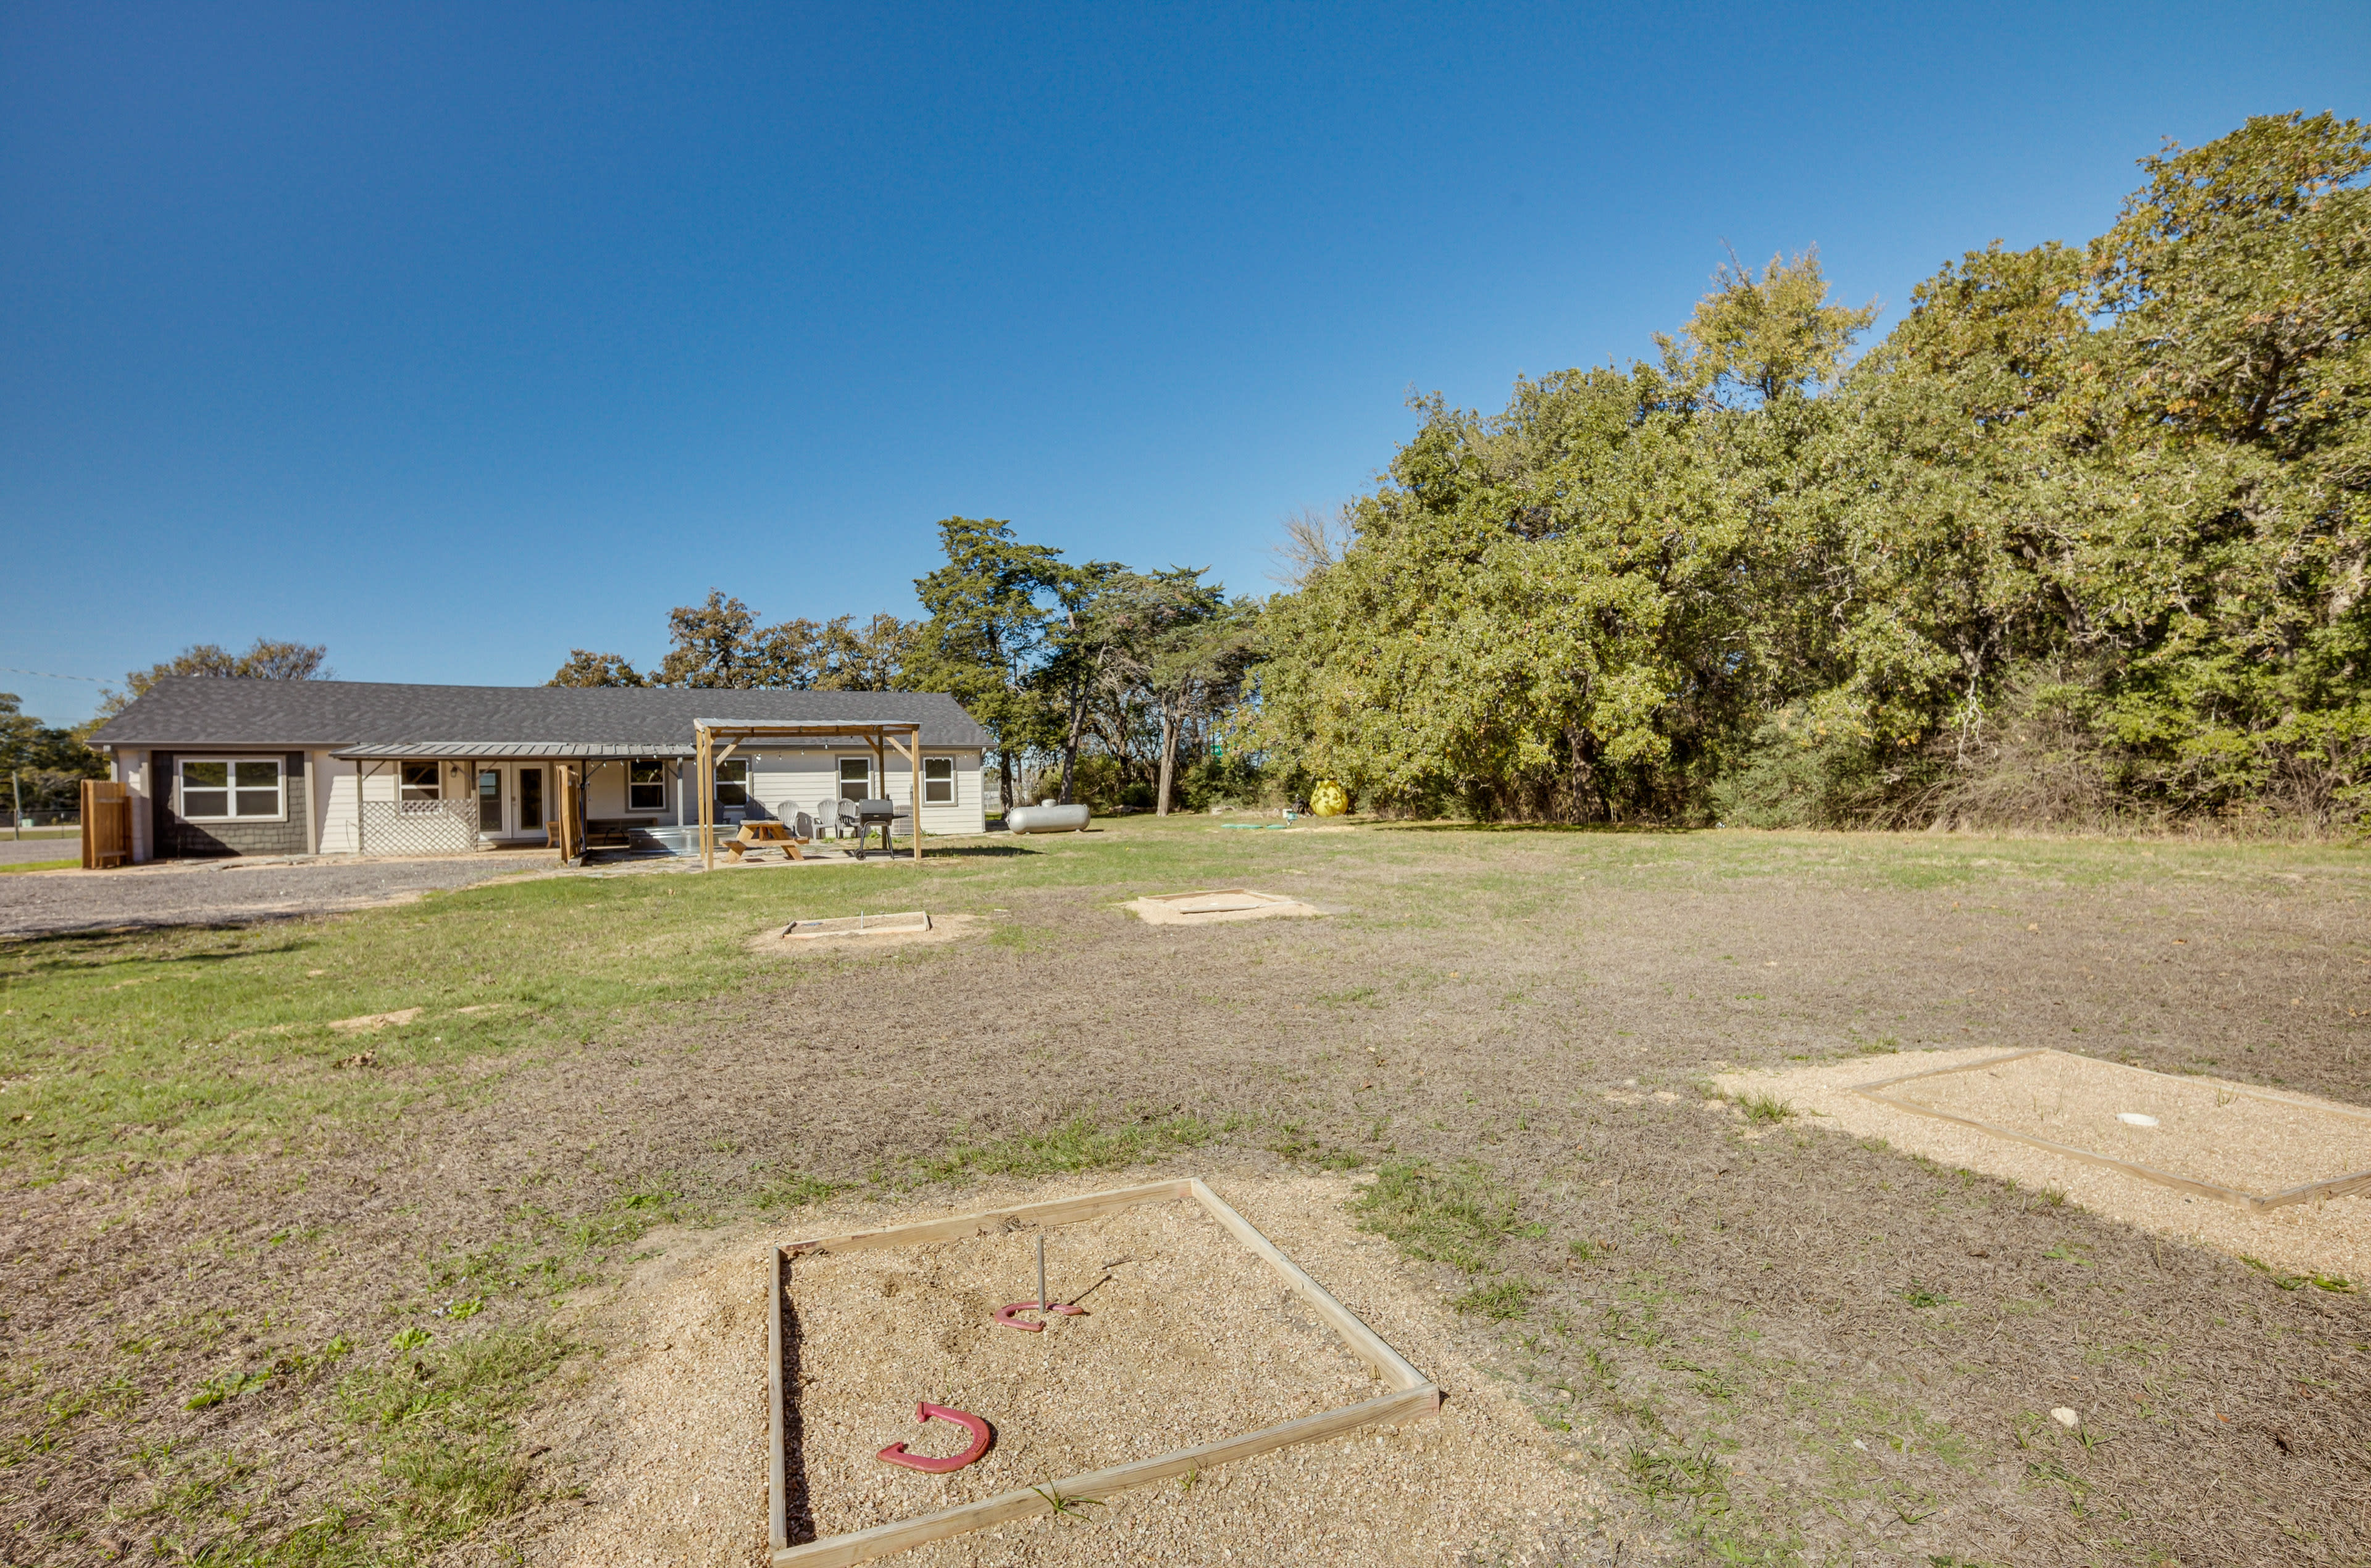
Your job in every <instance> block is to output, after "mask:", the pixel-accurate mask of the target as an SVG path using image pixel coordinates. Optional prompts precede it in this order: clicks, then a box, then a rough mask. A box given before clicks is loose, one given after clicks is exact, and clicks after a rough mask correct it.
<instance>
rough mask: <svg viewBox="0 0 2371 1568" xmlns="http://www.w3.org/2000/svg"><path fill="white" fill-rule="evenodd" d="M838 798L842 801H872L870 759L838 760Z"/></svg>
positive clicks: (853, 757) (859, 757)
mask: <svg viewBox="0 0 2371 1568" xmlns="http://www.w3.org/2000/svg"><path fill="white" fill-rule="evenodd" d="M839 798H840V799H841V800H843V801H869V800H871V799H873V763H872V760H871V759H870V758H868V757H862V756H844V757H841V758H840V759H839Z"/></svg>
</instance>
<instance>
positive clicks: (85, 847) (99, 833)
mask: <svg viewBox="0 0 2371 1568" xmlns="http://www.w3.org/2000/svg"><path fill="white" fill-rule="evenodd" d="M131 859H132V791H131V790H130V789H129V788H128V787H126V786H124V785H121V784H118V783H117V782H115V780H113V779H111V778H86V779H84V780H83V781H82V869H83V870H86V871H96V870H104V869H106V868H107V867H109V866H121V865H124V864H127V863H128V862H129V861H130V860H131Z"/></svg>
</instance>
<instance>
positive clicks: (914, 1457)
mask: <svg viewBox="0 0 2371 1568" xmlns="http://www.w3.org/2000/svg"><path fill="white" fill-rule="evenodd" d="M933 1417H936V1418H937V1419H939V1420H941V1421H952V1422H954V1424H957V1425H958V1426H962V1427H966V1428H967V1429H968V1430H969V1431H970V1433H971V1447H968V1448H966V1449H965V1450H964V1451H963V1452H962V1453H960V1454H957V1455H956V1456H955V1457H954V1458H951V1459H933V1458H929V1457H928V1456H926V1455H922V1454H909V1453H908V1452H907V1451H906V1445H905V1444H903V1443H892V1444H890V1445H889V1446H888V1447H885V1448H884V1449H882V1450H881V1451H880V1452H879V1453H877V1454H875V1455H873V1458H876V1459H885V1460H886V1461H888V1462H889V1463H890V1464H893V1465H904V1466H905V1467H906V1468H907V1469H908V1470H927V1471H929V1472H930V1473H931V1474H932V1475H944V1474H946V1473H947V1471H949V1470H961V1469H963V1468H964V1466H966V1465H969V1464H977V1463H978V1462H979V1460H980V1458H981V1457H982V1456H984V1455H985V1454H986V1453H987V1452H988V1446H989V1444H991V1443H993V1442H995V1441H996V1428H994V1427H993V1426H990V1425H989V1424H988V1423H987V1422H985V1421H982V1420H981V1419H980V1418H979V1417H977V1416H976V1415H974V1414H972V1413H971V1412H969V1411H966V1410H949V1409H948V1408H947V1407H946V1406H944V1405H934V1404H932V1403H931V1402H930V1401H927V1400H924V1401H919V1402H917V1403H916V1404H915V1406H914V1419H915V1420H917V1421H929V1420H931V1418H933Z"/></svg>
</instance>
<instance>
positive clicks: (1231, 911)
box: [1120, 887, 1325, 926]
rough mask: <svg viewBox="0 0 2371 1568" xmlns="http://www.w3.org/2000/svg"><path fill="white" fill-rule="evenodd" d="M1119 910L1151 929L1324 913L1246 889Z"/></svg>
mask: <svg viewBox="0 0 2371 1568" xmlns="http://www.w3.org/2000/svg"><path fill="white" fill-rule="evenodd" d="M1120 907H1122V908H1123V909H1127V910H1129V911H1131V912H1132V913H1134V915H1135V916H1136V917H1137V918H1138V919H1139V920H1142V921H1143V922H1144V923H1145V924H1146V925H1148V926H1218V925H1224V924H1228V923H1230V922H1232V921H1236V920H1272V919H1276V918H1278V917H1286V918H1291V917H1306V916H1312V915H1323V914H1324V913H1325V912H1324V910H1322V909H1320V908H1318V907H1316V906H1315V905H1309V904H1303V903H1302V902H1301V900H1299V899H1297V898H1293V897H1291V896H1290V895H1288V894H1281V893H1260V892H1256V891H1255V890H1254V889H1251V888H1247V887H1229V888H1220V889H1217V890H1215V891H1211V892H1206V893H1168V894H1160V895H1158V896H1154V897H1146V898H1136V899H1130V900H1129V901H1128V903H1126V904H1124V905H1121V906H1120Z"/></svg>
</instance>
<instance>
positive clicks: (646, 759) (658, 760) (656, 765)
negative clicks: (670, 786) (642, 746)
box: [626, 756, 667, 816]
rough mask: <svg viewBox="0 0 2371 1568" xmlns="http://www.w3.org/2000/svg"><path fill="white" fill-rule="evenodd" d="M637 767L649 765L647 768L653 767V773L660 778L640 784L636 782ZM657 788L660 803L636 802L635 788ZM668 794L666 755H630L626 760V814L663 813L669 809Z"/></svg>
mask: <svg viewBox="0 0 2371 1568" xmlns="http://www.w3.org/2000/svg"><path fill="white" fill-rule="evenodd" d="M637 767H647V768H649V769H651V770H652V771H653V773H655V774H657V775H658V778H656V779H655V780H653V781H651V782H648V783H641V784H638V783H636V782H635V781H634V769H636V768H637ZM635 790H657V791H658V792H659V800H658V804H656V805H654V806H638V805H636V804H634V791H635ZM666 796H667V765H666V758H665V757H663V756H637V757H630V758H628V759H627V762H626V814H627V815H629V816H633V815H637V814H640V813H644V812H648V813H653V814H654V815H657V814H663V813H665V811H666V809H667V808H666Z"/></svg>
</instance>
